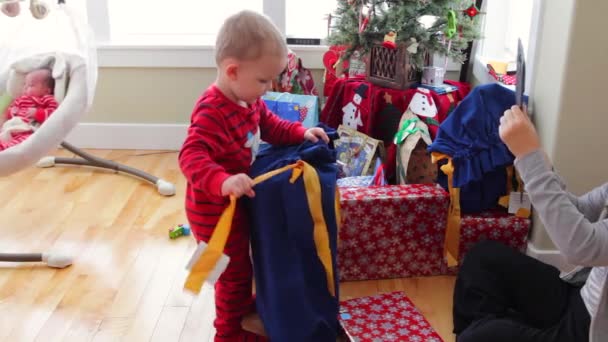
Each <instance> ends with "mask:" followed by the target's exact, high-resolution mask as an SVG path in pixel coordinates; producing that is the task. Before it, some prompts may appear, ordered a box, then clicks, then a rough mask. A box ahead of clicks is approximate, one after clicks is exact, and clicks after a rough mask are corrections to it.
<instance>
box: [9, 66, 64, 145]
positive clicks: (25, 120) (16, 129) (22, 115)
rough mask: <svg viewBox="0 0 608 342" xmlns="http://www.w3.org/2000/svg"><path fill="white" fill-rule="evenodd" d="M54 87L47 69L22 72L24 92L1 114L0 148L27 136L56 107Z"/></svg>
mask: <svg viewBox="0 0 608 342" xmlns="http://www.w3.org/2000/svg"><path fill="white" fill-rule="evenodd" d="M54 88H55V80H54V79H53V77H52V75H51V71H50V70H49V69H36V70H33V71H31V72H29V73H28V74H27V75H26V76H25V85H24V88H23V94H22V95H21V96H19V97H18V98H17V99H15V100H14V101H13V102H12V103H11V105H10V106H9V107H8V109H7V110H6V112H5V114H4V119H5V120H6V121H5V122H4V123H3V124H2V127H1V128H0V151H2V150H5V149H7V148H9V147H12V146H15V145H17V144H19V143H21V142H23V141H24V140H25V139H27V138H29V137H30V136H31V135H32V134H33V133H34V131H35V130H36V128H37V127H39V126H40V125H41V124H42V123H44V121H46V119H48V117H49V116H50V115H51V114H52V113H53V112H54V111H55V109H57V106H58V104H57V101H56V100H55V98H54V97H53V90H54Z"/></svg>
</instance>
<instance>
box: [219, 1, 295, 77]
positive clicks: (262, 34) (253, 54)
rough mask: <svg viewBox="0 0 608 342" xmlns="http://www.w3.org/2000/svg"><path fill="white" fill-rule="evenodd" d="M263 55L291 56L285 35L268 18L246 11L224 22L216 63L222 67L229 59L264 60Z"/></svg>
mask: <svg viewBox="0 0 608 342" xmlns="http://www.w3.org/2000/svg"><path fill="white" fill-rule="evenodd" d="M263 54H271V55H275V56H286V55H287V44H285V40H284V38H283V35H282V34H281V32H279V30H278V29H277V27H276V26H275V25H274V24H273V23H272V21H270V19H269V18H268V17H266V16H264V15H262V14H259V13H256V12H253V11H249V10H244V11H241V12H238V13H236V14H234V15H232V16H230V17H229V18H228V19H226V21H224V24H223V25H222V27H221V28H220V31H219V32H218V35H217V40H216V42H215V62H216V63H217V65H218V66H219V65H220V63H221V62H222V61H223V60H225V59H226V58H236V59H238V60H242V61H247V60H255V59H257V58H260V57H261V56H262V55H263Z"/></svg>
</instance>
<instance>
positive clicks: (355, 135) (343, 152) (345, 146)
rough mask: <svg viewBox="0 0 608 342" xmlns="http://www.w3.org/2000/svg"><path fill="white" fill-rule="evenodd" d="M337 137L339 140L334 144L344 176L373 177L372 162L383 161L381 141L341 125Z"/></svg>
mask: <svg viewBox="0 0 608 342" xmlns="http://www.w3.org/2000/svg"><path fill="white" fill-rule="evenodd" d="M338 136H339V139H338V140H336V141H334V144H335V147H336V154H337V157H338V161H340V162H341V163H342V164H343V170H344V173H345V174H346V176H347V177H354V176H366V175H373V174H374V171H375V168H374V164H373V162H374V161H375V160H376V159H377V158H380V159H381V160H384V145H383V144H382V141H379V140H376V139H373V138H370V137H369V136H367V135H365V134H363V133H360V132H357V131H356V130H354V129H352V128H349V127H345V126H342V125H341V126H340V127H338Z"/></svg>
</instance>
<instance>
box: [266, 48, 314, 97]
mask: <svg viewBox="0 0 608 342" xmlns="http://www.w3.org/2000/svg"><path fill="white" fill-rule="evenodd" d="M273 90H274V91H276V92H287V93H292V94H302V95H315V96H317V95H319V93H318V92H317V88H316V87H315V81H314V79H313V77H312V72H311V71H310V70H309V69H307V68H305V67H304V66H303V65H302V60H301V59H300V58H299V57H298V56H296V54H295V53H294V52H293V51H291V50H289V53H288V54H287V67H286V68H285V70H283V72H282V73H281V74H280V75H279V78H278V80H277V81H276V82H274V84H273Z"/></svg>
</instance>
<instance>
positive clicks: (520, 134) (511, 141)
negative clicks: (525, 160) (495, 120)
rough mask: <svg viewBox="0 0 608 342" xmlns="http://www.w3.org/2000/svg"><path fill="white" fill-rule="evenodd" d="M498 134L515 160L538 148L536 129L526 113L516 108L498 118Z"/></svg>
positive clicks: (538, 141)
mask: <svg viewBox="0 0 608 342" xmlns="http://www.w3.org/2000/svg"><path fill="white" fill-rule="evenodd" d="M498 134H499V135H500V138H501V139H502V141H503V142H504V143H505V145H507V147H508V148H509V150H510V151H511V153H513V155H514V156H515V158H521V157H523V156H525V155H526V154H528V153H531V152H534V151H535V150H537V149H539V148H540V139H539V137H538V134H537V133H536V128H534V125H533V124H532V121H530V118H529V117H528V114H527V113H524V112H523V111H522V110H521V109H520V108H519V107H518V106H513V107H511V109H508V110H506V111H505V113H504V115H503V116H502V117H501V118H500V126H499V127H498Z"/></svg>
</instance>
